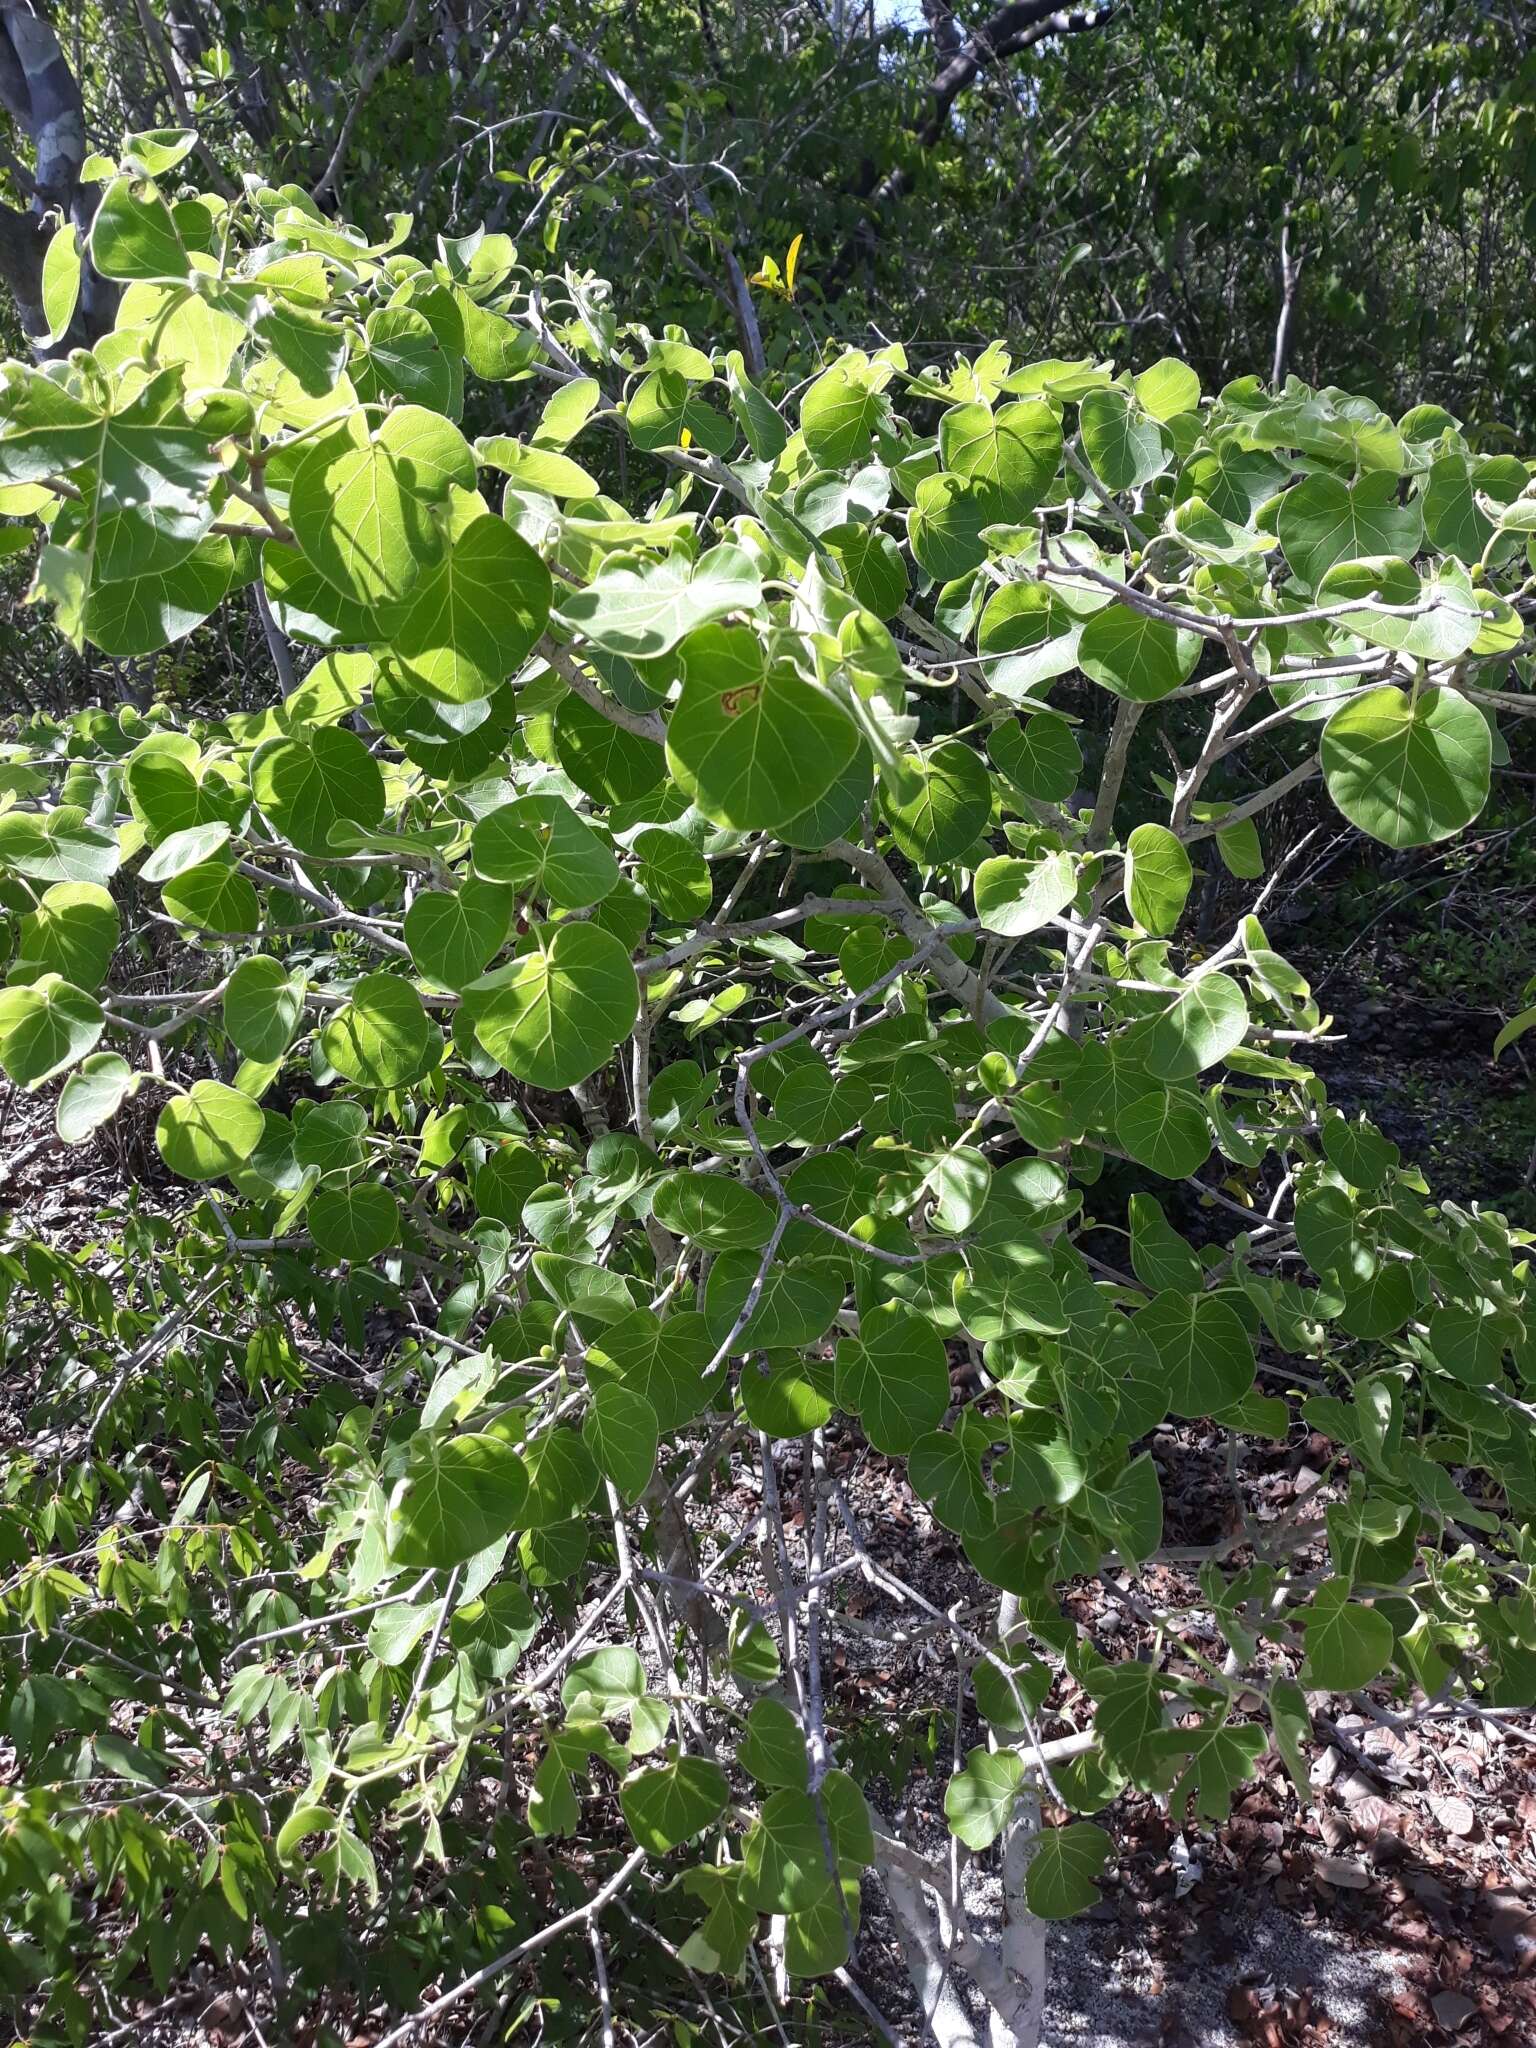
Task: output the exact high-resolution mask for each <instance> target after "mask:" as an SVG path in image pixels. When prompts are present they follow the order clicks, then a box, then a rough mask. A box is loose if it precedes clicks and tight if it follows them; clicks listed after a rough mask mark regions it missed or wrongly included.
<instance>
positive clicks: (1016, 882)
mask: <svg viewBox="0 0 1536 2048" xmlns="http://www.w3.org/2000/svg"><path fill="white" fill-rule="evenodd" d="M1076 894H1077V864H1076V862H1075V861H1074V860H1073V858H1072V856H1071V854H1070V853H1045V854H1042V855H1041V856H1040V857H1039V858H1038V859H1036V860H1015V859H1014V858H1013V857H1012V856H1011V855H1008V854H1000V855H998V856H997V857H996V858H995V859H993V860H984V861H983V862H982V864H981V866H980V867H979V868H978V869H977V870H976V915H977V916H978V917H979V918H980V919H981V922H982V923H983V924H984V925H985V926H986V928H987V930H988V931H989V932H1001V933H1002V935H1003V936H1004V938H1009V939H1018V938H1023V937H1024V935H1025V934H1026V933H1027V932H1034V931H1038V930H1039V929H1040V927H1041V926H1042V925H1044V924H1049V923H1050V921H1051V919H1052V918H1054V917H1059V916H1060V914H1061V912H1062V911H1063V910H1065V909H1066V907H1067V905H1068V904H1069V903H1070V902H1071V901H1072V899H1073V897H1074V896H1076Z"/></svg>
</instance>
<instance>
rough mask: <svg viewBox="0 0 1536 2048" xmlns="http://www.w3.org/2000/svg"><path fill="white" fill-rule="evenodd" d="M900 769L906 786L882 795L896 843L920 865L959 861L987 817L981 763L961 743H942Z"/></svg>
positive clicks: (988, 796)
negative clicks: (908, 782) (902, 771)
mask: <svg viewBox="0 0 1536 2048" xmlns="http://www.w3.org/2000/svg"><path fill="white" fill-rule="evenodd" d="M902 766H903V769H904V771H906V775H907V777H908V778H909V781H910V786H909V787H908V786H903V787H902V788H900V789H890V788H885V789H883V790H882V794H881V806H882V808H883V809H884V811H885V815H886V817H887V819H888V820H889V821H890V827H891V832H892V834H893V836H894V838H895V840H896V844H897V845H898V846H899V847H900V848H901V850H902V852H903V853H904V854H905V855H906V856H907V858H908V859H909V860H913V861H916V862H917V863H918V864H919V865H920V866H922V867H939V866H942V865H943V863H944V862H946V861H952V860H959V859H960V858H961V856H962V855H964V854H967V853H969V852H970V850H971V848H972V847H973V846H974V845H975V844H976V841H977V839H978V838H979V837H980V835H981V834H982V833H983V832H984V831H985V830H986V827H987V820H988V819H989V818H990V817H991V815H992V784H991V780H990V778H989V776H988V774H987V767H986V763H985V762H984V761H983V760H982V758H981V756H980V755H979V754H978V753H977V752H976V751H975V750H974V749H973V748H971V747H968V746H967V745H966V744H965V742H964V741H963V740H945V741H943V742H942V743H941V744H940V745H939V746H936V747H934V748H932V749H931V751H930V752H928V753H927V754H923V755H919V756H916V757H913V758H912V759H909V760H907V761H905V762H903V764H902Z"/></svg>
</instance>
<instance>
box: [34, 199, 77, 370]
mask: <svg viewBox="0 0 1536 2048" xmlns="http://www.w3.org/2000/svg"><path fill="white" fill-rule="evenodd" d="M80 256H81V250H80V230H79V229H78V228H77V227H76V226H75V224H74V222H73V221H71V220H67V221H65V222H63V224H62V225H61V226H59V227H57V228H55V229H54V231H53V234H52V235H51V236H50V237H49V241H48V251H47V254H46V255H45V256H44V257H43V283H42V293H41V297H42V304H43V318H44V319H45V320H46V321H47V322H48V331H47V333H46V334H45V335H44V336H43V340H44V342H45V343H46V344H47V345H48V346H49V347H51V346H52V345H53V344H54V343H55V342H58V341H62V340H63V339H64V336H65V335H66V334H67V333H68V332H69V324H70V322H71V321H72V320H73V319H74V317H75V307H76V305H77V304H78V302H79V298H80V269H81V263H80Z"/></svg>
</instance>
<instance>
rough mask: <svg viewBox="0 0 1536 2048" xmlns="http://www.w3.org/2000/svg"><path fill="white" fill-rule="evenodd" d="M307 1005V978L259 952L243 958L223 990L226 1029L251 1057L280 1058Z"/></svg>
mask: <svg viewBox="0 0 1536 2048" xmlns="http://www.w3.org/2000/svg"><path fill="white" fill-rule="evenodd" d="M303 1009H304V979H303V976H302V975H295V974H290V973H289V972H288V970H287V969H286V968H285V967H284V966H283V965H282V963H281V962H280V961H277V960H274V959H272V958H271V957H270V956H269V955H268V954H265V953H256V954H253V955H252V956H251V958H250V959H248V960H242V961H241V962H240V965H239V966H238V967H237V968H236V969H235V971H234V973H233V974H232V975H231V976H230V977H229V983H228V986H227V987H226V988H225V990H224V1029H225V1030H226V1031H227V1032H228V1033H229V1035H230V1038H231V1039H232V1040H233V1041H234V1043H235V1045H236V1046H237V1047H238V1048H239V1050H240V1051H241V1052H243V1053H244V1054H245V1056H246V1058H247V1059H251V1060H275V1059H281V1057H282V1055H283V1054H284V1053H285V1052H286V1051H287V1050H288V1047H289V1045H290V1043H291V1042H292V1039H293V1034H294V1032H295V1030H296V1029H297V1028H298V1022H299V1018H300V1016H301V1015H302V1013H303Z"/></svg>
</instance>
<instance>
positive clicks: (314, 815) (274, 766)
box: [251, 725, 384, 854]
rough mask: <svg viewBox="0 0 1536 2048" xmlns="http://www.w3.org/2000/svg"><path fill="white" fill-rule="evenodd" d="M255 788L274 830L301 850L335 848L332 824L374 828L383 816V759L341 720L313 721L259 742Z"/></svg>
mask: <svg viewBox="0 0 1536 2048" xmlns="http://www.w3.org/2000/svg"><path fill="white" fill-rule="evenodd" d="M251 793H252V794H253V796H254V797H255V799H256V802H257V805H258V806H259V808H260V809H261V811H262V812H263V814H264V815H265V817H266V819H267V822H268V824H269V825H270V826H271V827H272V829H273V831H274V832H276V833H278V834H279V835H280V837H282V838H284V839H286V840H289V841H290V842H291V843H292V844H293V845H294V846H296V847H298V849H299V851H300V852H301V853H313V854H322V853H329V852H331V850H332V842H331V828H332V827H333V826H335V825H338V824H340V823H342V822H343V821H345V822H346V823H348V824H352V825H360V826H362V827H363V828H364V830H366V831H372V830H373V829H374V828H375V827H376V826H377V825H379V824H380V823H381V822H382V821H383V817H384V778H383V776H382V775H381V773H380V772H379V764H378V763H377V761H375V760H374V758H373V756H372V755H371V754H370V753H369V751H368V749H367V748H366V747H365V746H364V745H363V743H362V741H361V740H360V739H359V738H358V737H357V735H356V734H355V733H350V732H348V731H346V729H345V728H344V727H342V726H339V725H317V726H311V727H310V728H308V729H307V730H306V731H305V732H304V733H303V735H302V736H299V737H295V738H293V739H283V740H273V741H272V742H271V744H270V745H268V746H264V747H262V748H260V749H259V751H258V752H257V753H256V755H255V756H254V758H253V760H252V762H251Z"/></svg>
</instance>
